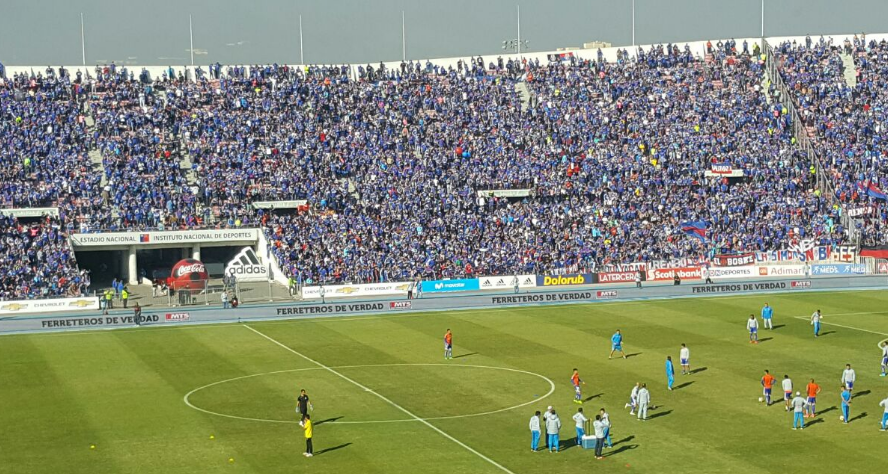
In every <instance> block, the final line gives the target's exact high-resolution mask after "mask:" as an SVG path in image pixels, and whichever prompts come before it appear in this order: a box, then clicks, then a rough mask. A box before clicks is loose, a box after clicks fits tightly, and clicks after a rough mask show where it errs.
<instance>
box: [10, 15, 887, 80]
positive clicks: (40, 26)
mask: <svg viewBox="0 0 888 474" xmlns="http://www.w3.org/2000/svg"><path fill="white" fill-rule="evenodd" d="M760 1H761V0H735V1H730V2H729V1H722V0H635V31H636V32H635V40H636V43H637V44H651V43H660V42H662V43H666V42H670V41H671V42H682V41H696V40H705V39H716V38H726V37H738V38H739V37H757V36H759V35H760V34H761V3H760ZM765 2H766V12H765V35H766V36H790V35H805V34H811V35H812V36H819V35H820V34H840V33H849V32H861V31H865V32H868V33H886V32H888V24H886V23H885V22H884V19H885V18H888V1H886V0H847V1H837V0H765ZM519 5H520V9H521V39H522V40H527V41H528V46H529V50H530V51H550V50H554V49H556V48H559V47H566V46H582V44H583V43H585V42H590V41H607V42H610V43H612V44H613V45H615V46H618V45H620V46H621V45H631V44H632V13H631V12H632V7H631V5H632V2H631V0H546V1H539V0H537V1H531V0H445V1H440V0H439V1H432V0H312V1H309V0H252V1H246V2H245V1H232V0H151V1H139V2H134V1H132V0H28V1H13V0H4V1H3V2H2V4H0V63H3V64H6V65H28V66H43V65H60V64H64V65H77V64H80V63H81V59H82V58H81V43H80V13H83V15H84V24H85V28H84V30H85V33H84V36H85V42H86V62H87V64H97V63H106V62H110V61H116V62H117V63H118V64H133V65H183V64H189V63H190V52H189V48H190V47H189V30H188V17H189V15H191V16H192V20H193V31H194V50H195V53H196V55H195V57H194V59H195V63H196V64H210V63H215V62H217V61H218V62H220V63H222V64H257V63H262V64H268V63H275V62H277V63H288V64H298V63H299V62H300V52H299V16H300V15H302V26H303V28H302V30H303V42H304V43H303V52H304V58H305V62H306V63H309V64H331V63H337V64H340V63H370V62H379V61H393V60H399V59H401V12H402V11H403V12H404V15H405V18H406V22H405V23H406V28H405V31H406V38H407V56H408V58H409V59H428V58H442V57H455V56H471V55H478V54H497V53H498V52H501V51H502V49H501V47H502V42H503V40H509V39H513V38H515V37H516V36H517V35H518V26H517V22H518V21H517V20H518V18H517V16H518V15H517V8H516V7H517V6H519Z"/></svg>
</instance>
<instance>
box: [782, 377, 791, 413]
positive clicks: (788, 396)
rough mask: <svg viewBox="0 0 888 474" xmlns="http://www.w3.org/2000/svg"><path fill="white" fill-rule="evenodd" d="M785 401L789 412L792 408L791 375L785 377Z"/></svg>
mask: <svg viewBox="0 0 888 474" xmlns="http://www.w3.org/2000/svg"><path fill="white" fill-rule="evenodd" d="M783 401H784V402H785V403H786V411H789V410H790V409H791V408H792V407H791V402H792V379H790V378H789V375H784V376H783Z"/></svg>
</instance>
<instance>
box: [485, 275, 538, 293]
mask: <svg viewBox="0 0 888 474" xmlns="http://www.w3.org/2000/svg"><path fill="white" fill-rule="evenodd" d="M536 278H537V277H536V275H512V276H492V277H481V278H479V279H478V286H479V288H480V289H482V290H500V289H506V288H515V285H516V284H517V285H518V288H534V287H536V286H537V280H536Z"/></svg>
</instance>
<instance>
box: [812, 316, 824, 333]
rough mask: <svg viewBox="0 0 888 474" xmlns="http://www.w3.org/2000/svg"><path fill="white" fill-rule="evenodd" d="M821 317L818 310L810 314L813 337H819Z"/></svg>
mask: <svg viewBox="0 0 888 474" xmlns="http://www.w3.org/2000/svg"><path fill="white" fill-rule="evenodd" d="M821 319H823V315H822V314H820V310H819V309H818V310H817V311H814V314H812V315H811V325H812V326H814V337H820V320H821Z"/></svg>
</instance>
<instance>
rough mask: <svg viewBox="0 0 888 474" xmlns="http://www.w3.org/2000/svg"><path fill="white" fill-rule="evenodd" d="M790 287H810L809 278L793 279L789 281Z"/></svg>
mask: <svg viewBox="0 0 888 474" xmlns="http://www.w3.org/2000/svg"><path fill="white" fill-rule="evenodd" d="M790 287H791V288H798V289H801V288H811V280H794V281H792V282H790Z"/></svg>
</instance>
